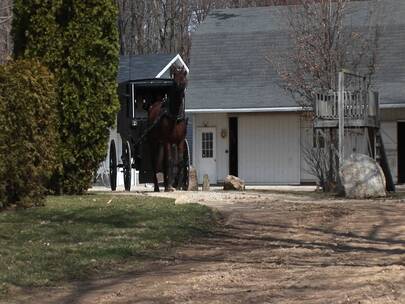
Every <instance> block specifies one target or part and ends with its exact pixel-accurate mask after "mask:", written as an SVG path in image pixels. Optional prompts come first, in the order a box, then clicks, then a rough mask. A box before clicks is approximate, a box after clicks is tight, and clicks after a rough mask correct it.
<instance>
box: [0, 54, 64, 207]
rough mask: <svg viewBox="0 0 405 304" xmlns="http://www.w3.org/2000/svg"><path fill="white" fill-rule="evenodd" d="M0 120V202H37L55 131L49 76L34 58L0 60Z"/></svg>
mask: <svg viewBox="0 0 405 304" xmlns="http://www.w3.org/2000/svg"><path fill="white" fill-rule="evenodd" d="M0 125H1V132H0V201H1V207H6V206H8V205H11V204H17V205H20V206H22V207H30V206H33V205H40V204H42V203H43V198H44V194H45V190H46V189H45V187H44V185H45V183H46V181H47V179H48V178H49V176H50V174H51V173H52V172H53V170H54V169H55V148H56V146H57V138H58V137H57V115H56V109H55V88H54V79H53V77H52V75H51V74H50V72H49V71H48V69H47V68H45V67H43V66H42V65H41V64H40V63H39V62H37V61H35V60H20V61H15V62H9V63H7V64H5V65H0Z"/></svg>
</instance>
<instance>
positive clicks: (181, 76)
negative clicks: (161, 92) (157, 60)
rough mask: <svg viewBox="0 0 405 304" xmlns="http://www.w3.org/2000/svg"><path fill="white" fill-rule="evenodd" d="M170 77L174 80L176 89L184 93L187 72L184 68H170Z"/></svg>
mask: <svg viewBox="0 0 405 304" xmlns="http://www.w3.org/2000/svg"><path fill="white" fill-rule="evenodd" d="M170 76H171V77H172V78H173V79H174V81H175V82H176V84H177V87H178V88H179V89H180V90H182V91H184V90H185V89H186V87H187V70H186V69H185V68H184V67H181V68H178V67H176V66H174V65H173V66H172V67H171V68H170Z"/></svg>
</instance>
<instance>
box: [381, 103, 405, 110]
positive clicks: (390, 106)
mask: <svg viewBox="0 0 405 304" xmlns="http://www.w3.org/2000/svg"><path fill="white" fill-rule="evenodd" d="M380 108H381V109H401V108H405V104H401V103H387V104H380Z"/></svg>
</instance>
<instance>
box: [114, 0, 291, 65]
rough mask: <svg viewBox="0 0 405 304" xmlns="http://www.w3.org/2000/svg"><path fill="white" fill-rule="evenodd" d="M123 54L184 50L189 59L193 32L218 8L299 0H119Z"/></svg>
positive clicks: (289, 2)
mask: <svg viewBox="0 0 405 304" xmlns="http://www.w3.org/2000/svg"><path fill="white" fill-rule="evenodd" d="M116 1H117V5H118V7H119V12H120V14H119V20H118V28H119V31H120V44H121V54H148V53H158V52H163V53H180V54H181V55H182V56H183V57H184V58H185V59H186V60H187V61H188V60H189V52H190V47H191V33H192V32H193V31H194V30H196V28H197V26H198V25H199V24H200V23H201V22H203V21H204V19H205V18H206V16H207V15H208V14H209V12H210V11H211V10H213V9H216V8H238V7H252V6H267V5H281V4H292V3H295V2H296V1H297V0H116Z"/></svg>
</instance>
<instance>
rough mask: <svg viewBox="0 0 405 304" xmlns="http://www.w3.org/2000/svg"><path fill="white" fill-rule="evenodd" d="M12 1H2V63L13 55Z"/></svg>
mask: <svg viewBox="0 0 405 304" xmlns="http://www.w3.org/2000/svg"><path fill="white" fill-rule="evenodd" d="M11 20H12V0H0V63H3V62H5V61H6V60H7V59H8V58H9V57H10V55H11V49H12V41H11V36H10V31H11Z"/></svg>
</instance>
